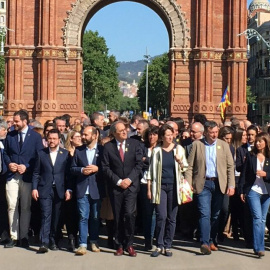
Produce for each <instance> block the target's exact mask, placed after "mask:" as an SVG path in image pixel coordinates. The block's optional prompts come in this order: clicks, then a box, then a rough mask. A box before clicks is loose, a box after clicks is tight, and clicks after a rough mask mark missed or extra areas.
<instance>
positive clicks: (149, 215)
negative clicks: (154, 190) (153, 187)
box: [138, 184, 156, 240]
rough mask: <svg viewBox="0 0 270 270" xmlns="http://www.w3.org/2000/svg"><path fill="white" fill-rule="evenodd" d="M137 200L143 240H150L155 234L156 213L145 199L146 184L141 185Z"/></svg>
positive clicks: (149, 201) (153, 207) (153, 206)
mask: <svg viewBox="0 0 270 270" xmlns="http://www.w3.org/2000/svg"><path fill="white" fill-rule="evenodd" d="M139 198H140V199H139V200H138V201H139V202H140V204H141V211H142V222H143V232H144V238H145V239H146V240H151V239H153V238H154V233H155V227H156V213H155V211H154V210H155V205H154V204H153V203H151V200H149V199H148V198H147V184H141V189H140V193H139Z"/></svg>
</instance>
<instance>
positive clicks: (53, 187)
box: [32, 129, 71, 253]
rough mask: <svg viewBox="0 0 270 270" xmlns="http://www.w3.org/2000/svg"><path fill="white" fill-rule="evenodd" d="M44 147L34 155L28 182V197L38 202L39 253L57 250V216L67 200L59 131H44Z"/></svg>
mask: <svg viewBox="0 0 270 270" xmlns="http://www.w3.org/2000/svg"><path fill="white" fill-rule="evenodd" d="M47 138H48V145H49V147H48V148H45V149H42V150H41V151H39V152H38V155H37V159H36V164H35V169H34V172H33V181H32V197H33V199H34V200H36V201H37V200H38V199H39V202H40V208H41V217H42V218H41V230H40V242H41V247H40V249H39V253H46V252H48V247H49V248H50V249H51V250H57V249H58V247H57V245H56V244H57V240H58V238H57V236H58V235H57V232H59V230H60V227H59V217H60V214H61V206H62V202H63V200H64V198H65V199H66V200H69V199H70V198H71V190H69V189H68V184H69V183H68V181H67V171H68V170H69V166H70V163H69V155H68V151H67V150H65V149H63V148H60V147H59V144H60V132H59V131H58V130H57V129H52V130H50V131H49V132H48V137H47Z"/></svg>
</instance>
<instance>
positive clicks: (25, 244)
mask: <svg viewBox="0 0 270 270" xmlns="http://www.w3.org/2000/svg"><path fill="white" fill-rule="evenodd" d="M21 247H23V248H29V241H28V239H27V238H23V239H21Z"/></svg>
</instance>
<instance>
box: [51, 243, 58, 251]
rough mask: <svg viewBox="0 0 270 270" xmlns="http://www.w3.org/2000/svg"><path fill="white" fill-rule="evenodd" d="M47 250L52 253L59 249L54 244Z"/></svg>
mask: <svg viewBox="0 0 270 270" xmlns="http://www.w3.org/2000/svg"><path fill="white" fill-rule="evenodd" d="M49 249H50V250H53V251H56V250H59V248H58V247H57V245H56V244H51V245H50V246H49Z"/></svg>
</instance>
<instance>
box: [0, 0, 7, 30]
mask: <svg viewBox="0 0 270 270" xmlns="http://www.w3.org/2000/svg"><path fill="white" fill-rule="evenodd" d="M6 5H7V3H6V0H1V1H0V27H1V26H2V27H3V26H6V13H7V11H6V10H7V7H6Z"/></svg>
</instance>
